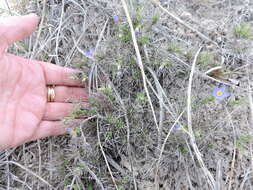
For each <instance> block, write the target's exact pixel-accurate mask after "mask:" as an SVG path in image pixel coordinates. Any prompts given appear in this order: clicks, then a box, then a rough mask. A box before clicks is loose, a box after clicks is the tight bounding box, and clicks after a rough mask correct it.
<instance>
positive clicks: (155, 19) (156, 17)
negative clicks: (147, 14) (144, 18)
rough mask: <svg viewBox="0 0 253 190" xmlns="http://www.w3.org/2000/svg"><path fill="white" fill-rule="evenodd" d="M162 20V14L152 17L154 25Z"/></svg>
mask: <svg viewBox="0 0 253 190" xmlns="http://www.w3.org/2000/svg"><path fill="white" fill-rule="evenodd" d="M159 20H160V14H155V15H154V16H153V17H152V25H154V24H156V23H157V22H158V21H159Z"/></svg>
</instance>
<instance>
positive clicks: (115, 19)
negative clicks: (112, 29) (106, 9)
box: [112, 15, 119, 23]
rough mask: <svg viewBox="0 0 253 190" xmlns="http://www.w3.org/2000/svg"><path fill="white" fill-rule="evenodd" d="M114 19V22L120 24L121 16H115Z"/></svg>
mask: <svg viewBox="0 0 253 190" xmlns="http://www.w3.org/2000/svg"><path fill="white" fill-rule="evenodd" d="M112 18H113V21H114V22H115V23H118V22H119V16H117V15H114V16H113V17H112Z"/></svg>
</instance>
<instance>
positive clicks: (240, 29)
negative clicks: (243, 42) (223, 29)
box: [234, 24, 252, 39]
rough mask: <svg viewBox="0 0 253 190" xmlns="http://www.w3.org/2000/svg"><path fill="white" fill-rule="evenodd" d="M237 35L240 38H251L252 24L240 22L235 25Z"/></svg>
mask: <svg viewBox="0 0 253 190" xmlns="http://www.w3.org/2000/svg"><path fill="white" fill-rule="evenodd" d="M234 33H235V36H236V37H238V38H245V39H247V38H250V37H251V36H252V33H251V27H250V24H238V25H236V26H235V27H234Z"/></svg>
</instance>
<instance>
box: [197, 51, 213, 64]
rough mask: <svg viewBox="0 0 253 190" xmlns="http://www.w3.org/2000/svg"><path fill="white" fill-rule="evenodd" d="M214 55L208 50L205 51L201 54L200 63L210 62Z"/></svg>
mask: <svg viewBox="0 0 253 190" xmlns="http://www.w3.org/2000/svg"><path fill="white" fill-rule="evenodd" d="M212 56H213V55H212V53H210V52H208V51H203V52H201V53H200V55H199V60H198V63H210V61H211V59H212Z"/></svg>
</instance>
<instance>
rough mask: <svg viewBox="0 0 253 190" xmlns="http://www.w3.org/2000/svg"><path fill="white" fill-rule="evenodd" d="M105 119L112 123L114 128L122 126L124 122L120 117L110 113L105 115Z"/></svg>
mask: <svg viewBox="0 0 253 190" xmlns="http://www.w3.org/2000/svg"><path fill="white" fill-rule="evenodd" d="M106 121H107V122H108V123H110V124H111V125H114V126H115V127H116V128H122V127H124V125H125V123H124V121H122V119H120V118H117V117H115V116H112V115H108V116H107V117H106Z"/></svg>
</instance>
